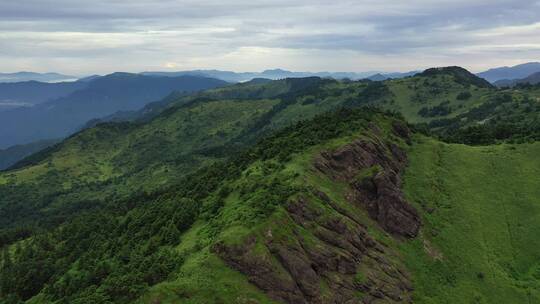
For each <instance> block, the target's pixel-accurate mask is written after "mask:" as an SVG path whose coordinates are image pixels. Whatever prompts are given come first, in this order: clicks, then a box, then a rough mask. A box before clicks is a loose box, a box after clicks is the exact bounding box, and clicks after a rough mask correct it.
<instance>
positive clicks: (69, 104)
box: [0, 73, 226, 148]
mask: <svg viewBox="0 0 540 304" xmlns="http://www.w3.org/2000/svg"><path fill="white" fill-rule="evenodd" d="M82 85H83V87H82V88H80V89H78V90H76V91H73V92H72V93H71V94H69V95H67V96H63V97H60V98H57V99H54V100H49V101H47V102H45V103H41V104H39V105H36V106H34V107H31V108H20V109H14V110H11V111H8V112H0V148H6V147H9V146H12V145H16V144H25V143H30V142H33V141H38V140H41V139H49V138H62V137H65V136H67V135H69V134H71V133H73V132H75V131H77V130H78V128H80V127H82V126H83V125H84V124H85V123H86V122H87V121H88V120H90V119H93V118H99V117H102V116H107V115H110V114H112V113H115V112H117V111H120V110H124V111H129V110H137V109H140V108H142V107H143V106H144V105H146V104H147V103H150V102H153V101H157V100H160V99H162V98H163V97H165V96H167V95H168V94H170V93H171V92H172V91H175V90H177V91H185V92H196V91H199V90H204V89H210V88H215V87H218V86H223V85H226V83H225V82H223V81H221V80H216V79H209V78H200V77H189V76H184V77H177V78H169V77H149V76H140V75H135V74H126V73H116V74H111V75H108V76H104V77H99V78H96V79H94V80H92V81H90V82H89V83H87V84H84V83H82Z"/></svg>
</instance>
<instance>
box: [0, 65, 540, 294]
mask: <svg viewBox="0 0 540 304" xmlns="http://www.w3.org/2000/svg"><path fill="white" fill-rule="evenodd" d="M539 96H540V90H538V88H536V87H534V86H530V87H518V88H516V89H504V90H500V89H495V88H493V87H492V86H491V85H489V84H486V83H485V82H484V81H482V80H481V79H478V78H476V77H475V76H474V75H472V74H470V73H468V72H466V71H465V70H462V69H460V68H455V67H454V68H445V69H433V70H428V71H426V72H424V73H422V74H420V75H418V76H414V77H408V78H404V79H397V80H388V81H384V82H371V81H355V82H353V81H335V80H326V79H320V78H306V79H286V80H279V81H271V82H253V83H243V84H238V85H232V86H227V87H221V88H218V89H213V90H209V91H205V92H201V93H197V94H194V95H190V96H184V95H182V94H180V95H171V96H169V97H168V99H167V100H166V101H164V102H162V103H156V104H153V105H151V106H149V107H148V108H147V109H146V110H145V111H143V112H141V113H137V114H136V115H135V114H133V115H134V116H137V119H136V120H134V121H130V122H117V123H112V122H109V123H102V124H98V125H96V126H95V127H92V128H89V129H86V130H83V131H81V132H79V133H77V134H74V135H73V136H71V137H70V138H68V139H67V140H65V141H63V142H61V143H59V144H57V145H55V146H53V147H51V148H49V149H46V150H44V151H42V152H40V153H38V154H34V155H32V156H30V157H28V158H26V159H24V160H23V161H22V162H19V163H18V164H17V165H15V166H14V167H13V168H12V169H11V170H8V171H5V172H1V173H0V247H1V250H0V251H1V259H0V303H9V304H11V303H21V302H26V303H36V304H37V303H276V302H280V301H276V300H275V299H276V295H275V294H272V290H268V289H264V283H260V282H258V283H257V284H256V283H254V277H255V278H256V276H257V275H259V274H258V273H249V271H247V270H246V268H248V269H255V270H257V269H258V268H257V267H262V268H261V269H263V270H266V269H271V270H270V271H266V272H264V271H263V273H264V278H265V280H264V281H265V282H271V283H272V284H274V285H272V286H273V288H274V289H279V288H281V287H283V288H285V287H284V286H288V287H287V288H289V287H290V286H301V287H302V288H305V290H308V291H307V292H308V293H313V294H316V295H317V296H318V297H319V298H318V299H321V301H322V302H331V301H332V300H333V299H335V298H334V296H335V292H336V290H337V289H336V288H337V286H348V285H347V284H352V285H351V286H354V290H355V293H354V295H355V299H364V300H366V301H368V302H369V301H371V300H373V299H374V298H370V297H374V295H375V294H377V292H378V291H380V290H382V291H381V292H383V291H384V292H383V293H382V294H383V297H384V299H385V300H388V299H389V298H390V297H391V296H392V295H393V294H396V293H398V294H399V295H400V296H401V297H402V299H407V298H409V297H413V299H414V303H497V302H499V301H502V302H504V303H535V302H538V301H540V294H539V292H538V290H540V285H539V282H540V275H539V270H540V265H539V264H538V261H539V260H540V256H539V253H538V252H537V250H535V249H536V248H539V247H540V244H539V241H538V240H537V238H536V237H535V236H536V235H537V234H538V232H539V231H538V230H539V229H540V225H539V223H540V219H539V216H540V205H538V202H537V198H538V197H540V193H539V190H538V189H539V188H538V187H537V185H538V184H539V183H540V180H539V176H540V174H539V173H540V172H539V170H540V169H539V168H540V164H539V163H538V162H539V160H538V159H537V155H538V153H539V152H540V145H539V144H538V143H537V142H536V141H537V140H538V139H539V138H540V137H539V136H538V134H540V132H538V130H540V128H538V126H539V124H538V121H539V117H538V115H539V114H538V113H540V108H539V107H538V100H539V99H538V98H539ZM404 119H406V120H407V121H409V122H411V123H416V124H417V125H415V128H414V129H416V130H422V131H423V132H424V133H426V134H432V135H433V136H437V137H438V138H434V137H427V136H424V135H420V134H415V135H413V137H412V140H409V139H408V137H407V136H402V135H400V134H398V133H399V132H398V131H396V129H395V124H396V123H397V124H398V125H399V126H402V128H405V129H406V127H405V126H406V123H405V122H404V121H403V120H404ZM411 127H412V126H411ZM404 132H406V131H404ZM405 138H407V139H405ZM441 139H442V140H444V141H446V143H445V142H443V141H441ZM357 140H362V141H364V142H366V143H371V144H373V145H374V146H373V147H375V148H374V150H373V151H372V153H373V154H372V155H369V157H374V158H376V159H380V158H385V157H390V158H392V157H396V156H395V155H394V154H392V153H393V152H395V151H393V150H392V148H388V147H398V148H399V149H402V150H406V151H407V153H408V159H409V161H408V167H407V169H406V170H405V174H404V176H403V181H404V184H403V189H404V193H405V196H406V198H407V200H408V201H409V202H411V203H412V205H414V207H415V208H416V209H417V211H418V213H419V216H420V217H421V218H422V223H423V226H422V228H421V230H420V234H419V236H418V237H416V238H413V239H403V238H401V237H396V236H393V235H391V234H389V233H388V232H386V231H385V230H384V229H383V228H381V225H379V224H378V223H377V222H376V221H375V220H373V219H372V216H371V215H370V214H369V213H368V212H367V211H366V209H365V207H366V206H364V204H362V203H358V202H352V201H351V197H352V196H351V195H352V193H353V190H354V187H362V186H363V185H368V186H369V187H371V188H370V189H376V187H375V188H373V185H375V183H374V180H376V179H378V178H381V177H384V175H385V172H384V171H385V168H384V166H382V165H381V162H379V163H377V164H375V165H369V166H366V167H365V168H362V169H359V170H358V171H355V174H353V175H352V176H351V180H350V181H346V180H343V179H340V178H331V177H330V176H328V175H325V174H323V173H322V172H321V171H320V170H318V169H315V166H314V162H316V160H317V159H319V157H320V156H321V154H322V153H323V154H324V153H330V152H332V151H336V150H338V149H340V148H343V147H344V146H347V145H348V144H350V143H351V142H353V141H357ZM463 143H465V144H469V145H483V146H468V145H464V144H463ZM381 147H387V148H381ZM390 150H392V152H390ZM343 155H344V156H343V157H344V158H346V157H358V155H356V156H354V154H353V156H350V155H349V154H343ZM389 155H390V156H389ZM392 155H393V156H392ZM366 157H367V156H366ZM352 169H355V168H352ZM295 208H296V209H295ZM291 209H295V210H296V211H297V213H295V210H292V211H291ZM298 212H299V213H298ZM332 229H335V230H336V231H334V230H332ZM325 236H326V237H325ZM353 236H356V237H358V236H361V240H362V241H364V242H365V244H364V243H362V244H363V245H358V244H357V243H355V244H357V245H358V246H359V247H362V246H364V247H365V248H364V249H363V250H365V251H355V250H356V249H354V248H351V247H350V246H347V242H349V241H350V239H352V238H353ZM332 242H337V243H332ZM355 242H356V241H355ZM344 244H345V245H344ZM340 246H341V247H340ZM353 247H354V246H353ZM373 248H375V249H373ZM228 250H232V252H236V253H235V254H230V252H229V251H228ZM293 253H294V254H293ZM304 253H305V254H304ZM307 253H312V254H313V253H322V254H323V256H324V255H328V256H325V258H323V259H320V260H322V261H324V263H323V262H321V261H318V263H319V264H317V263H316V262H317V259H316V257H313V256H308V254H307ZM291 256H292V257H293V258H298V259H297V260H296V261H297V265H302V263H301V261H303V260H306V259H308V260H309V261H311V264H309V265H310V266H309V267H311V268H313V269H316V270H317V271H315V275H313V274H312V275H311V277H309V280H307V281H308V283H306V282H305V281H302V280H303V279H305V278H303V277H301V275H299V274H298V273H296V272H295V270H294V267H291V265H289V264H288V262H287V261H288V260H287V257H291ZM329 256H337V257H339V259H338V260H339V262H338V264H339V265H340V266H339V267H337V268H336V269H332V271H330V270H328V269H331V268H330V266H328V265H327V264H326V262H328V264H330V261H333V260H332V259H330V258H328V257H329ZM350 256H354V257H357V258H358V259H353V261H352V262H351V260H350V258H349V257H350ZM240 258H242V259H243V260H242V259H240ZM246 261H247V262H246ZM242 263H247V265H249V267H244V268H243V267H242V266H245V265H243V264H242ZM351 265H352V266H351ZM298 267H300V266H298ZM325 267H328V269H326V268H325ZM313 269H312V271H314V270H313ZM258 270H260V269H258ZM304 270H305V269H304ZM254 272H256V271H254ZM300 273H303V272H301V271H300ZM409 275H410V281H411V283H412V287H413V289H414V291H412V292H411V291H410V289H409V288H408V287H407V286H408V285H407V284H408V280H409V279H408V276H409ZM336 280H338V281H339V282H340V284H341V285H339V284H335V282H336ZM313 281H316V284H315V283H313ZM381 282H385V284H382V283H381ZM312 283H313V284H312ZM280 284H283V285H280ZM287 284H290V285H287ZM383 285H384V286H383ZM261 286H262V287H261ZM404 286H405V287H404ZM291 288H293V287H291ZM294 288H299V287H294ZM379 289H380V290H379ZM305 290H304V291H305ZM348 291H349V290H340V291H339V292H340V293H343V294H347V292H348ZM287 292H289V293H292V291H291V289H288V291H287ZM281 302H283V301H281ZM289 302H294V301H292V300H291V301H289ZM388 302H392V301H390V300H388ZM393 302H399V301H397V300H396V301H393ZM393 302H392V303H393Z"/></svg>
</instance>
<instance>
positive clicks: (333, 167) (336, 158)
mask: <svg viewBox="0 0 540 304" xmlns="http://www.w3.org/2000/svg"><path fill="white" fill-rule="evenodd" d="M394 133H395V134H396V135H398V136H400V137H402V138H404V139H405V140H408V139H409V130H408V129H407V128H406V126H403V125H399V124H394ZM406 164H407V155H406V154H405V152H404V151H403V150H402V149H401V148H399V147H398V146H397V145H395V144H393V143H388V142H384V141H383V140H381V139H380V138H378V137H376V138H372V139H359V140H357V141H354V142H352V143H350V144H348V145H346V146H344V147H342V148H340V149H338V150H336V151H333V152H324V153H321V155H320V156H319V157H318V158H317V159H316V161H315V167H316V168H317V169H318V170H319V171H321V172H323V173H324V174H326V175H327V176H329V177H331V178H333V179H335V180H341V181H347V182H348V183H349V184H350V185H351V188H352V191H351V193H350V195H349V200H350V201H351V202H353V203H357V204H361V205H363V206H364V208H365V209H366V210H367V211H368V212H369V215H370V216H371V217H372V218H373V219H374V220H376V221H377V222H378V223H379V224H380V225H381V226H382V227H383V228H384V229H385V230H386V231H388V232H390V233H392V234H396V235H400V236H405V237H415V236H416V235H417V234H418V230H419V229H420V217H419V215H418V212H417V211H416V209H414V207H412V206H411V205H410V204H409V203H407V201H406V200H405V199H404V197H403V193H402V191H401V178H400V174H401V172H402V171H403V169H404V168H405V166H406ZM370 169H371V172H368V174H367V175H366V174H365V173H364V174H362V173H363V172H365V171H366V170H367V171H370Z"/></svg>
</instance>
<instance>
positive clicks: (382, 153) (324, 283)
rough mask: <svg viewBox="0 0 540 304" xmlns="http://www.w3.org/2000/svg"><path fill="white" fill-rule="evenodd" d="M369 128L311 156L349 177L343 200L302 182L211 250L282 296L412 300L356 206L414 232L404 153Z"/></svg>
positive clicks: (390, 255)
mask: <svg viewBox="0 0 540 304" xmlns="http://www.w3.org/2000/svg"><path fill="white" fill-rule="evenodd" d="M370 128H371V129H372V132H370V134H372V136H371V137H369V138H368V137H365V138H362V139H359V140H356V141H354V142H352V143H350V144H348V145H346V146H344V147H342V148H340V149H337V150H335V151H327V152H323V153H321V155H320V156H319V157H317V158H316V160H315V162H314V166H315V168H316V169H317V170H318V171H320V172H322V173H324V174H325V175H327V176H329V177H330V178H331V179H333V180H336V181H345V182H347V183H348V184H349V185H350V192H349V193H347V200H348V202H343V201H340V202H337V201H334V200H332V199H331V198H330V197H329V196H328V195H327V194H326V193H324V192H323V191H321V190H320V189H311V190H309V191H308V190H306V191H304V192H303V193H302V194H301V195H300V196H299V197H298V198H296V199H295V200H293V201H291V202H289V203H287V204H286V205H285V210H286V212H283V213H279V216H276V218H273V219H272V220H269V221H268V222H267V223H266V224H265V225H264V226H262V227H260V228H259V229H257V231H254V232H253V233H252V234H250V236H249V237H247V238H246V239H245V240H244V241H243V242H238V241H234V242H230V243H227V242H225V241H220V242H218V243H216V244H215V245H214V246H212V248H211V249H212V252H213V253H215V254H217V255H218V256H219V257H220V258H221V259H222V260H223V261H225V263H226V264H227V265H229V266H230V267H232V268H234V269H236V270H238V271H240V272H241V273H243V274H244V275H246V277H247V279H248V280H249V282H251V283H252V284H254V285H255V286H257V287H258V288H259V289H261V290H262V291H264V292H265V293H266V294H267V295H268V296H269V297H270V298H272V299H274V300H276V301H278V302H281V303H294V304H296V303H298V304H308V303H314V304H319V303H320V304H323V303H324V304H326V303H328V304H333V303H335V304H338V303H340V304H341V303H347V304H355V303H358V304H371V303H412V299H411V292H412V284H411V280H410V278H409V276H408V274H407V272H406V270H405V267H404V266H403V265H402V264H401V262H400V258H399V257H398V254H397V253H396V252H394V249H392V248H390V247H388V246H387V245H385V243H384V242H383V241H381V240H379V239H376V238H374V237H373V236H371V235H370V234H369V233H368V228H367V226H366V225H367V223H366V220H365V218H364V217H363V215H362V212H361V209H362V208H363V209H365V210H367V211H368V213H369V215H370V216H371V217H372V218H373V219H375V220H376V221H377V222H378V223H379V224H380V225H381V226H382V227H383V228H384V229H385V230H386V231H388V232H390V233H392V234H394V235H396V236H400V237H413V236H415V235H416V234H417V233H418V229H419V227H420V220H419V217H418V214H417V212H416V210H415V209H414V208H413V207H412V206H411V205H409V204H408V203H407V202H406V201H405V199H404V198H403V194H402V192H401V190H400V186H401V179H400V173H401V172H402V170H403V168H404V167H405V165H406V163H407V157H406V154H405V152H404V151H403V149H401V148H400V147H399V146H397V145H395V144H393V143H392V142H390V141H385V140H383V139H382V138H383V131H382V130H380V129H378V127H376V126H375V125H372V126H370ZM392 136H396V137H400V138H403V139H404V140H405V141H408V140H409V139H410V133H409V129H408V128H407V127H406V126H405V125H402V124H394V125H393V135H392Z"/></svg>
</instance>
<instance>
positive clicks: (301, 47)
mask: <svg viewBox="0 0 540 304" xmlns="http://www.w3.org/2000/svg"><path fill="white" fill-rule="evenodd" d="M539 60H540V1H536V0H533V1H531V0H528V1H525V0H513V1H502V0H489V1H487V0H468V1H464V0H453V1H446V0H440V1H435V0H432V1H427V0H408V1H402V0H396V1H389V0H373V1H372V0H358V1H340V0H335V1H318V0H310V1H282V0H274V1H257V0H252V1H244V0H236V1H192V0H152V1H150V0H129V1H124V0H86V1H78V0H18V1H7V0H0V71H1V72H14V71H20V70H32V71H40V72H45V71H57V72H63V73H71V74H75V75H84V74H91V73H100V74H101V73H108V72H113V71H131V72H136V71H145V70H186V69H198V68H201V69H207V68H215V69H227V70H234V71H258V70H263V69H267V68H278V67H279V68H286V69H290V70H297V71H300V70H302V71H323V70H328V71H355V72H360V71H367V70H380V71H408V70H416V69H421V68H426V67H431V66H443V65H461V66H464V67H466V68H468V69H470V70H472V71H476V72H477V71H481V70H483V69H486V68H489V67H494V66H503V65H514V64H519V63H523V62H527V61H539Z"/></svg>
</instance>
